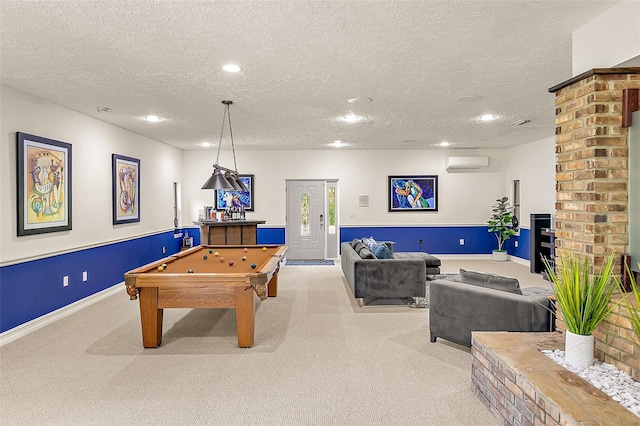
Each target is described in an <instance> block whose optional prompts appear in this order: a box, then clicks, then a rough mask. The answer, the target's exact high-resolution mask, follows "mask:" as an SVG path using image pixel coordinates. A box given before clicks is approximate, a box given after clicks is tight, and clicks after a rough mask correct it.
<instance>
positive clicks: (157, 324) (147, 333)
mask: <svg viewBox="0 0 640 426" xmlns="http://www.w3.org/2000/svg"><path fill="white" fill-rule="evenodd" d="M138 297H139V298H140V322H141V323H142V346H144V347H145V348H156V347H158V346H160V343H162V317H163V313H164V311H163V310H162V309H158V288H157V287H142V288H141V289H140V293H139V295H138Z"/></svg>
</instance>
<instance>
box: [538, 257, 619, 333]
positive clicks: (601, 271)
mask: <svg viewBox="0 0 640 426" xmlns="http://www.w3.org/2000/svg"><path fill="white" fill-rule="evenodd" d="M559 260H560V265H559V266H560V268H559V269H560V272H556V270H555V269H554V268H553V267H552V266H551V265H550V263H549V261H548V260H547V259H543V261H544V264H545V267H546V269H547V274H548V276H549V280H550V281H551V283H552V284H553V289H554V293H555V296H556V303H557V306H558V307H559V308H560V310H561V311H562V315H563V317H564V320H565V322H566V324H567V329H568V330H569V331H570V332H572V333H574V334H580V335H582V336H589V335H591V334H593V330H595V329H596V327H598V325H599V324H600V323H601V322H602V320H604V319H605V318H606V317H607V315H609V314H610V313H611V311H612V310H613V309H614V307H615V304H614V305H609V302H610V301H611V297H612V296H613V293H614V292H615V291H616V289H617V288H618V286H619V282H618V277H617V276H616V275H614V273H613V272H614V271H613V268H614V265H613V262H614V255H613V254H611V256H609V258H608V259H607V261H606V263H605V264H604V265H603V266H602V267H600V268H594V271H593V273H592V272H591V267H590V266H591V265H590V262H589V258H588V257H586V258H585V259H578V258H577V257H576V256H575V255H572V256H570V257H561V258H560V259H559Z"/></svg>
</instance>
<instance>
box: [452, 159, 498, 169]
mask: <svg viewBox="0 0 640 426" xmlns="http://www.w3.org/2000/svg"><path fill="white" fill-rule="evenodd" d="M488 166H489V157H447V170H456V169H480V168H483V167H488Z"/></svg>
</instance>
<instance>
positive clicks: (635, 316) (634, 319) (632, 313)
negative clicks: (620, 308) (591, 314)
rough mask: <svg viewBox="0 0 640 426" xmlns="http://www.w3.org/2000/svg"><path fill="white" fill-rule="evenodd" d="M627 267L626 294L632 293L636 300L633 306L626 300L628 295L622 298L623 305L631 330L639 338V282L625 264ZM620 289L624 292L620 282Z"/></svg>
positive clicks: (639, 267) (639, 264) (639, 266)
mask: <svg viewBox="0 0 640 426" xmlns="http://www.w3.org/2000/svg"><path fill="white" fill-rule="evenodd" d="M625 267H626V268H627V273H628V274H629V278H630V281H631V292H630V293H629V294H628V296H631V295H633V299H635V301H636V305H635V306H633V305H632V304H631V302H629V301H628V300H627V298H628V296H627V297H625V298H624V306H625V308H626V309H627V312H629V317H630V318H631V325H632V326H633V331H635V333H636V336H638V339H640V284H638V282H637V281H636V278H635V275H634V274H633V272H631V270H629V267H628V266H627V265H625ZM638 269H640V263H638ZM620 291H621V292H624V288H623V287H622V283H620Z"/></svg>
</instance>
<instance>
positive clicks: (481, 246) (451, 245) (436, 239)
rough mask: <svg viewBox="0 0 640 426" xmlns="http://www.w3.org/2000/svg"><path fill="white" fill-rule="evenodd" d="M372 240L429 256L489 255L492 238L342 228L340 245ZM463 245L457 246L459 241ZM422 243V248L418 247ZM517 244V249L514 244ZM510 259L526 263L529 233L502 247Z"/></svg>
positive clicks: (475, 229) (455, 229)
mask: <svg viewBox="0 0 640 426" xmlns="http://www.w3.org/2000/svg"><path fill="white" fill-rule="evenodd" d="M362 237H373V238H374V239H376V240H378V241H394V242H395V245H394V248H393V249H394V250H395V251H423V252H428V253H431V254H457V255H463V254H491V251H492V250H493V249H494V248H495V247H496V239H495V236H494V235H493V234H492V233H490V232H488V229H487V227H486V226H415V227H410V226H406V227H404V226H395V227H394V226H384V227H379V226H372V227H361V226H359V227H342V228H340V242H344V241H351V240H353V239H354V238H362ZM461 239H462V240H464V244H463V245H460V240H461ZM420 240H422V244H420ZM516 241H518V247H515V242H516ZM504 248H505V249H506V250H507V251H508V253H509V254H510V255H512V256H516V257H520V258H523V259H526V260H528V259H529V230H528V229H524V228H522V229H521V230H520V235H519V236H517V237H514V238H511V239H510V240H508V241H507V242H506V243H505V247H504Z"/></svg>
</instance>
